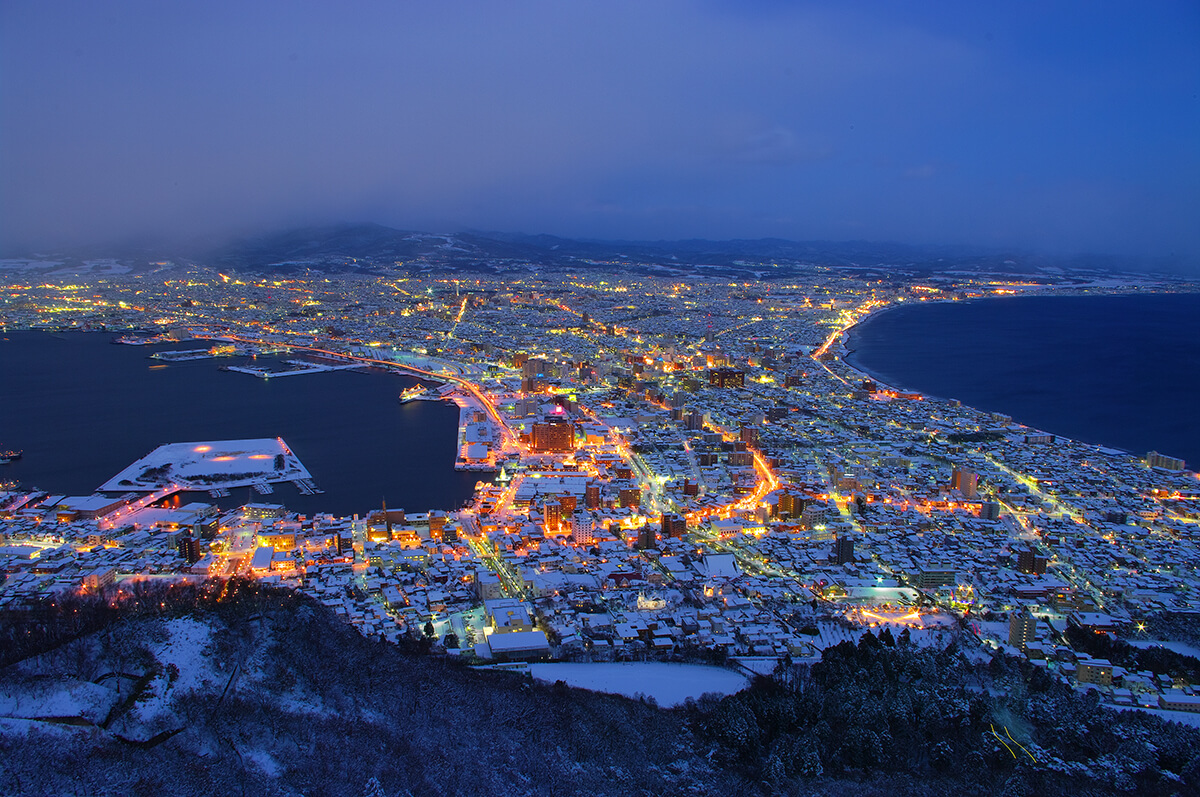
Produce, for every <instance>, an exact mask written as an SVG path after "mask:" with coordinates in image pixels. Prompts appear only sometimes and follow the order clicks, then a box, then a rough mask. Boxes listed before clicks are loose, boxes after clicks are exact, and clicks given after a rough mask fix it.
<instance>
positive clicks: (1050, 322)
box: [849, 294, 1200, 469]
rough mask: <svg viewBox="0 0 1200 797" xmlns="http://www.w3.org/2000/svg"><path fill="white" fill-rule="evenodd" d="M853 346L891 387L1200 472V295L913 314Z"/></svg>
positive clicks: (954, 306)
mask: <svg viewBox="0 0 1200 797" xmlns="http://www.w3.org/2000/svg"><path fill="white" fill-rule="evenodd" d="M849 345H850V348H852V349H853V350H854V352H853V354H852V355H851V356H850V358H849V362H850V364H852V365H854V366H855V367H857V368H860V369H862V370H864V371H867V372H869V373H871V374H873V375H875V376H876V378H878V379H880V380H882V381H884V382H887V383H888V384H891V385H894V386H897V387H904V388H907V389H910V390H917V391H921V392H923V393H926V394H928V395H931V396H940V397H942V398H955V399H959V400H961V401H962V402H963V403H964V404H969V405H971V406H974V407H978V408H980V409H984V410H990V411H994V412H1002V413H1004V414H1006V415H1011V416H1012V417H1013V419H1014V420H1015V421H1018V422H1020V423H1024V424H1028V425H1029V426H1034V427H1037V428H1039V429H1042V430H1043V431H1046V432H1050V433H1053V434H1058V435H1063V436H1066V437H1071V438H1074V439H1077V440H1082V441H1086V442H1090V443H1097V444H1101V445H1107V446H1112V447H1115V448H1122V449H1125V450H1127V451H1131V452H1133V453H1135V454H1138V455H1144V454H1145V453H1146V452H1147V451H1149V450H1156V451H1159V452H1160V453H1163V454H1167V455H1169V456H1174V457H1180V458H1182V459H1185V460H1187V462H1188V464H1189V467H1191V468H1193V469H1195V468H1196V467H1198V466H1200V423H1197V421H1198V417H1197V416H1198V414H1200V294H1171V295H1167V294H1157V295H1152V294H1135V295H1122V296H1080V297H1074V296H1072V297H1013V298H1001V299H985V300H976V301H970V302H953V303H928V302H924V303H919V304H917V303H914V304H905V305H901V306H900V307H897V308H896V309H894V310H888V311H886V312H884V313H881V314H879V315H877V316H875V317H872V318H870V319H868V320H867V321H866V322H864V323H863V324H862V325H860V326H859V327H857V328H856V329H855V330H854V331H853V332H852V333H851V336H850V342H849Z"/></svg>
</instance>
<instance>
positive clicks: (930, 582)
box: [913, 564, 958, 589]
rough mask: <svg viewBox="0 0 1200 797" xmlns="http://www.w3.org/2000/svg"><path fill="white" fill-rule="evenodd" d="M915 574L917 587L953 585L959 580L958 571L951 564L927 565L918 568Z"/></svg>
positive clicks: (931, 587) (932, 587) (933, 587)
mask: <svg viewBox="0 0 1200 797" xmlns="http://www.w3.org/2000/svg"><path fill="white" fill-rule="evenodd" d="M914 575H915V577H914V579H913V581H914V582H915V584H916V587H917V589H936V588H938V587H953V586H954V584H955V582H956V581H957V580H958V571H957V570H956V569H955V568H953V567H950V566H949V565H940V564H938V565H925V566H924V567H920V568H918V569H917V572H916V573H915V574H914Z"/></svg>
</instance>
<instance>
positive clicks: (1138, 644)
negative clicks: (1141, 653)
mask: <svg viewBox="0 0 1200 797" xmlns="http://www.w3.org/2000/svg"><path fill="white" fill-rule="evenodd" d="M1121 641H1122V642H1128V643H1129V644H1130V645H1132V646H1133V647H1135V648H1166V649H1167V650H1172V651H1174V652H1176V653H1178V654H1179V655H1181V656H1193V657H1195V658H1197V659H1200V648H1197V647H1195V646H1194V645H1189V644H1187V643H1186V642H1172V641H1170V640H1166V639H1125V638H1123V637H1122V639H1121Z"/></svg>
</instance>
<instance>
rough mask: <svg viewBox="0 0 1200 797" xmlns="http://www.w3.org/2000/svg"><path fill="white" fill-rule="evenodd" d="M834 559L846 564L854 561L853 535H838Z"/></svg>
mask: <svg viewBox="0 0 1200 797" xmlns="http://www.w3.org/2000/svg"><path fill="white" fill-rule="evenodd" d="M833 560H834V561H835V562H836V563H837V564H839V565H844V564H847V563H850V562H853V561H854V540H853V538H851V537H838V538H837V543H836V544H835V545H834V549H833Z"/></svg>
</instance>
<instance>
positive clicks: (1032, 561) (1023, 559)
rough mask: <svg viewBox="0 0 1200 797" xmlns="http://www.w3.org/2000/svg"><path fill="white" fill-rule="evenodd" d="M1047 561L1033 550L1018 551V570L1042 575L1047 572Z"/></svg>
mask: <svg viewBox="0 0 1200 797" xmlns="http://www.w3.org/2000/svg"><path fill="white" fill-rule="evenodd" d="M1046 564H1047V559H1046V557H1045V556H1041V555H1040V554H1038V553H1037V551H1034V550H1033V549H1032V548H1024V549H1022V550H1020V551H1017V570H1020V571H1021V572H1022V573H1029V574H1031V575H1041V574H1042V573H1045V572H1046Z"/></svg>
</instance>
